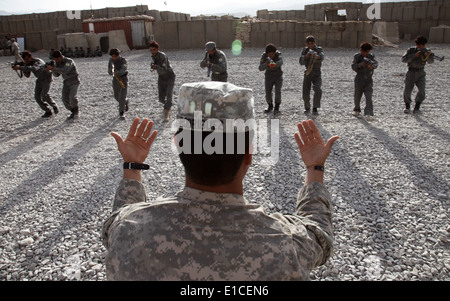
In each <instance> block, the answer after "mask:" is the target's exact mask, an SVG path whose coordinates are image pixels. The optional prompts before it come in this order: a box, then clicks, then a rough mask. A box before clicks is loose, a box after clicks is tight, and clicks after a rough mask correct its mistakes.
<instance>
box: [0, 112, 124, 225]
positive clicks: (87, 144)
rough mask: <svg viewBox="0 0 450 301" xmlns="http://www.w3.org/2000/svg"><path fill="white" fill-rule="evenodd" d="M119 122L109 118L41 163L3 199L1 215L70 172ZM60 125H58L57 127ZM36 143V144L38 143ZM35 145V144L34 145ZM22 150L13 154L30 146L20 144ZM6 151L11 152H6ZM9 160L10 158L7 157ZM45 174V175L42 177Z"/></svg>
mask: <svg viewBox="0 0 450 301" xmlns="http://www.w3.org/2000/svg"><path fill="white" fill-rule="evenodd" d="M118 122H119V119H117V118H116V117H114V118H112V119H110V120H109V121H107V122H105V123H103V124H102V125H100V126H99V127H98V128H97V129H96V130H95V131H93V132H92V133H91V134H90V135H88V136H87V137H86V138H84V139H83V140H81V141H80V142H79V143H77V144H75V145H74V146H73V147H72V148H71V149H69V150H67V151H66V152H65V153H64V154H62V155H61V156H59V157H57V158H55V159H54V160H53V161H50V162H48V163H46V164H45V165H43V166H42V167H41V168H40V169H38V170H36V171H34V172H33V173H32V174H30V175H29V177H28V178H27V180H25V181H23V182H22V183H21V184H20V185H19V186H17V187H16V188H15V189H14V190H13V191H11V193H10V194H9V195H10V197H9V198H8V199H7V200H5V202H4V203H3V205H2V206H1V207H0V215H1V216H3V214H5V213H6V212H7V211H8V210H9V209H10V207H11V206H14V205H15V204H16V203H17V202H21V201H23V200H26V199H29V198H30V197H34V196H35V194H36V193H37V192H39V191H41V189H42V188H43V187H45V186H47V185H49V184H50V183H52V182H53V180H54V179H56V178H58V177H59V176H60V175H61V174H65V173H70V168H71V166H73V165H76V161H77V160H78V159H80V158H82V157H83V156H84V155H85V154H86V153H88V152H89V150H90V149H92V148H93V147H94V146H95V145H97V144H98V143H99V142H100V141H101V140H102V139H103V138H104V137H105V136H106V135H108V134H109V132H110V129H111V126H113V125H115V124H116V123H118ZM60 127H61V126H60V125H58V128H60ZM53 135H55V133H52V134H50V135H49V136H44V137H41V140H40V143H43V142H44V141H45V140H46V139H48V138H49V137H50V136H53ZM40 143H38V144H40ZM36 146H37V145H36ZM22 147H23V149H24V150H21V151H19V150H20V149H21V148H20V147H19V148H16V149H15V152H17V153H18V154H17V155H16V154H14V156H15V157H16V156H18V155H20V153H25V152H28V151H30V148H27V147H25V145H22ZM8 153H11V151H10V152H8ZM9 160H11V159H9ZM43 175H45V177H43Z"/></svg>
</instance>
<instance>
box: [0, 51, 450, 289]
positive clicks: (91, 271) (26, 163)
mask: <svg viewBox="0 0 450 301" xmlns="http://www.w3.org/2000/svg"><path fill="white" fill-rule="evenodd" d="M410 45H411V44H409V43H408V44H405V43H403V44H401V45H400V47H399V48H398V49H395V48H383V47H377V48H375V50H374V52H375V54H376V56H377V59H378V60H379V63H380V66H379V68H378V69H377V70H376V71H375V75H374V80H375V87H374V107H375V120H374V121H371V122H367V121H365V120H361V119H357V118H355V117H353V116H351V115H350V113H351V110H352V108H353V78H354V75H355V73H354V72H353V71H352V70H351V67H350V64H351V62H352V57H353V54H354V53H355V52H356V51H357V49H325V55H326V61H325V62H324V64H323V68H322V70H323V80H324V84H323V90H324V93H323V99H322V109H321V110H320V113H321V115H319V116H318V117H316V118H315V120H316V123H317V125H318V127H319V129H320V131H321V133H322V135H323V136H324V137H325V138H329V137H330V136H332V135H339V136H340V139H339V140H338V141H337V143H336V144H335V146H334V148H333V150H332V153H331V155H330V157H329V160H328V161H327V166H326V185H327V187H328V189H329V191H330V192H331V194H332V197H333V203H334V227H335V230H334V234H335V253H334V255H333V256H332V257H331V259H330V260H329V262H328V263H327V264H325V265H324V266H321V267H319V268H318V269H316V270H315V271H313V273H312V275H311V278H312V279H313V280H447V281H448V280H450V275H449V271H450V259H449V258H450V257H449V239H450V235H449V234H450V233H449V232H450V226H449V219H448V214H449V199H450V160H449V156H450V123H449V119H450V118H449V115H448V114H449V111H450V103H449V97H448V95H450V88H449V82H450V72H449V70H450V68H449V61H450V60H445V61H443V62H436V63H435V64H433V65H429V66H427V68H426V70H427V73H428V74H427V98H426V100H425V102H424V104H423V105H422V108H423V114H422V115H419V116H415V115H405V114H403V100H402V92H403V80H404V75H405V72H406V65H405V64H403V63H401V60H400V57H401V55H402V54H403V52H404V51H405V50H406V48H407V47H409V46H410ZM429 46H430V47H431V48H432V49H433V50H435V52H436V53H437V54H438V55H445V56H446V57H448V58H449V59H450V45H429ZM163 51H165V52H166V53H167V54H168V55H169V58H170V60H171V61H172V64H173V66H174V69H175V72H176V75H177V79H176V85H175V99H176V97H177V95H178V91H179V88H180V86H181V84H182V83H185V82H195V81H203V80H207V77H206V71H205V70H203V69H201V68H200V67H199V62H200V60H201V59H202V53H203V51H202V50H201V49H199V50H186V51H180V50H176V51H171V50H165V49H163ZM262 51H263V49H245V50H244V51H243V53H242V54H241V55H239V56H234V55H233V54H231V52H230V51H229V50H225V53H226V55H227V56H228V59H229V74H230V76H229V81H230V82H232V83H234V84H237V85H241V86H245V87H249V88H252V89H253V91H254V95H255V105H256V110H257V119H258V122H259V123H260V124H263V122H267V121H270V120H271V117H268V116H266V115H265V114H264V113H263V110H264V109H265V107H266V104H265V100H264V91H263V81H264V75H263V73H262V72H259V71H258V69H257V66H258V61H259V57H260V54H261V53H262ZM281 51H282V53H283V55H284V60H285V65H284V72H285V73H284V85H283V90H282V97H283V102H282V106H281V111H282V115H281V116H280V117H279V120H280V124H279V140H278V141H279V149H280V153H279V158H278V160H273V161H270V160H271V158H272V159H273V158H274V153H273V152H272V153H270V154H268V153H264V151H263V150H260V152H259V153H258V154H256V155H255V157H254V164H253V166H252V167H251V168H250V170H249V173H248V175H247V177H246V179H245V197H246V198H247V199H248V200H249V201H250V202H255V203H262V204H263V205H264V207H265V208H266V209H267V211H268V212H275V211H281V212H282V213H289V212H292V211H293V210H294V207H295V201H296V195H297V192H298V190H299V188H300V187H301V185H302V184H303V181H304V176H305V170H304V167H303V166H302V164H301V158H300V156H299V152H298V150H297V146H296V144H295V141H294V139H293V133H294V131H295V126H296V123H297V122H299V121H301V120H303V119H304V118H305V115H303V104H302V100H301V81H302V78H303V70H304V69H303V67H300V66H299V64H298V58H299V53H300V50H299V49H281ZM35 56H37V57H41V58H44V59H45V58H46V57H47V53H46V52H40V53H36V54H35ZM124 56H125V57H126V58H127V59H128V62H129V70H130V83H131V84H130V88H129V100H130V107H131V109H130V112H129V113H128V116H127V117H128V118H127V120H126V121H125V122H124V121H120V120H118V118H117V117H118V114H117V107H116V102H115V100H114V99H113V97H112V88H111V78H110V77H109V76H108V75H107V60H108V56H103V57H102V58H97V59H76V63H77V66H78V68H79V71H80V73H81V79H82V84H81V86H80V89H79V99H80V119H79V120H78V121H76V122H66V121H65V119H66V117H67V115H68V111H66V110H65V109H64V107H63V105H62V103H61V98H60V94H61V86H62V81H61V79H60V78H58V79H55V80H54V82H53V86H52V89H51V94H52V96H53V97H54V99H55V100H56V101H57V103H58V105H59V106H60V108H61V113H60V114H59V115H57V116H56V117H52V118H50V119H48V120H43V119H41V118H40V115H42V113H43V112H42V111H41V110H40V109H39V108H38V106H37V104H36V103H35V102H34V100H33V90H34V81H35V79H34V78H33V79H26V78H24V79H22V80H20V79H19V78H18V77H17V76H16V75H15V72H13V71H12V70H10V69H9V67H7V66H6V64H5V63H6V62H7V61H8V60H11V57H9V58H5V57H0V63H1V70H2V74H3V76H2V77H1V78H0V91H1V96H0V101H1V108H2V109H1V111H0V116H1V118H0V120H1V123H0V145H1V147H0V164H1V176H0V188H1V189H0V279H2V280H105V279H106V277H105V267H104V257H105V248H104V247H103V245H102V243H101V240H100V232H101V228H102V223H103V221H104V220H105V219H106V218H107V216H108V214H109V213H110V211H111V203H112V200H113V197H114V193H115V189H116V187H117V184H118V182H119V180H120V177H121V174H122V170H121V158H120V155H119V153H118V151H117V150H116V145H115V141H114V139H113V138H112V137H111V136H110V135H109V132H110V131H118V132H119V133H121V134H122V135H126V133H127V130H128V128H129V125H130V123H131V120H132V118H133V117H134V116H139V117H148V118H150V119H152V120H154V121H155V128H156V129H158V130H159V131H160V133H159V136H158V138H157V140H156V142H155V143H154V145H153V146H152V150H151V155H150V157H149V158H148V159H147V163H149V164H150V165H151V170H149V171H146V172H144V180H143V181H144V184H145V186H146V187H147V195H148V198H149V199H155V198H157V197H160V196H169V195H172V194H174V193H176V192H177V191H178V190H180V189H181V188H182V187H183V183H184V181H183V180H184V174H183V168H182V166H181V163H180V162H179V160H178V158H177V156H176V155H175V154H174V153H173V152H172V151H171V147H170V144H171V141H172V139H171V134H172V132H171V130H170V123H168V124H165V123H163V122H162V116H161V113H162V107H161V106H160V104H158V101H157V89H156V81H157V76H156V73H151V72H150V71H149V64H150V60H149V54H148V52H147V51H146V50H140V51H132V52H128V53H125V54H124ZM415 91H416V90H415ZM415 91H414V93H415ZM363 101H364V99H363ZM175 108H176V107H174V109H175ZM174 117H175V110H172V112H171V118H172V119H173V118H174ZM268 124H269V125H270V122H269V123H268ZM275 159H276V157H275ZM268 160H269V161H268ZM268 162H269V163H270V162H272V163H270V164H268Z"/></svg>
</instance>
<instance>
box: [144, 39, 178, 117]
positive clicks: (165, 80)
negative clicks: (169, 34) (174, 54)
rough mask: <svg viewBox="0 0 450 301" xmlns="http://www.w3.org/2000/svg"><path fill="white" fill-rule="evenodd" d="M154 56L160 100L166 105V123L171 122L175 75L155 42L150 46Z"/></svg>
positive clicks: (167, 59)
mask: <svg viewBox="0 0 450 301" xmlns="http://www.w3.org/2000/svg"><path fill="white" fill-rule="evenodd" d="M149 48H150V53H151V54H152V60H153V62H152V65H151V66H152V71H153V70H156V72H158V98H159V102H160V103H162V104H164V109H163V115H164V121H166V122H167V121H169V113H170V108H172V98H173V87H174V85H175V73H174V72H173V68H172V65H171V64H170V62H169V58H168V57H167V55H166V54H165V53H164V52H162V51H159V44H158V43H157V42H156V41H153V42H151V43H150V45H149Z"/></svg>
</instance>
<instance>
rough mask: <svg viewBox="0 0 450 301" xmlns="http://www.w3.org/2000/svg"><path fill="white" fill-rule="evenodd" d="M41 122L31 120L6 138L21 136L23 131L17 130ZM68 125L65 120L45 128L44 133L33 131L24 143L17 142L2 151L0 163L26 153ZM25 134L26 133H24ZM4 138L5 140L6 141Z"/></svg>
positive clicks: (34, 125)
mask: <svg viewBox="0 0 450 301" xmlns="http://www.w3.org/2000/svg"><path fill="white" fill-rule="evenodd" d="M41 123H42V122H39V120H37V121H34V122H31V123H30V125H29V126H22V127H20V128H18V129H16V130H15V132H16V133H14V134H13V135H11V136H10V137H8V138H7V140H11V139H14V138H16V137H20V136H22V135H23V134H24V133H19V131H23V130H26V129H32V128H34V127H36V126H39V125H40V124H41ZM67 125H68V123H67V122H63V123H61V124H58V125H56V126H54V127H53V128H51V129H45V130H44V131H45V133H40V132H39V133H37V134H36V133H35V132H33V134H35V136H34V137H32V138H30V139H27V140H26V141H25V142H24V143H21V144H19V145H18V146H16V147H14V148H12V149H10V150H9V151H7V152H5V153H3V154H1V155H0V165H5V164H6V163H8V162H9V161H11V160H14V159H16V158H17V157H19V156H20V155H22V154H24V153H27V152H29V151H31V150H32V149H34V148H36V147H38V146H39V145H41V144H43V143H45V142H46V141H47V140H49V139H50V138H51V137H53V136H55V135H56V134H58V133H59V132H60V131H61V129H62V128H64V127H66V126H67ZM25 134H26V133H25ZM7 140H6V141H7ZM6 141H2V140H0V142H2V143H4V142H6Z"/></svg>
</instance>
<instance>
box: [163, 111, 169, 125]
mask: <svg viewBox="0 0 450 301" xmlns="http://www.w3.org/2000/svg"><path fill="white" fill-rule="evenodd" d="M169 112H170V110H169V109H164V112H163V113H164V122H168V121H169Z"/></svg>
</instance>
